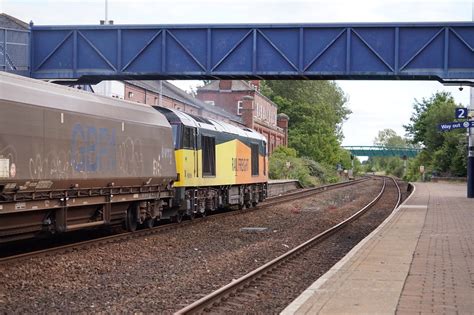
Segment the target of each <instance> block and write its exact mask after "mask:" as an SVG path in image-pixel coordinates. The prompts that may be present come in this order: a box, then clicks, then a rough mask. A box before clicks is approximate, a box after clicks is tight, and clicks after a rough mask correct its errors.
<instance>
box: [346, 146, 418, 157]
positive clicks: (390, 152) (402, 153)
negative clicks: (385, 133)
mask: <svg viewBox="0 0 474 315" xmlns="http://www.w3.org/2000/svg"><path fill="white" fill-rule="evenodd" d="M343 148H344V149H346V150H348V151H350V152H351V154H352V155H355V156H368V157H392V156H396V157H401V158H404V157H406V158H412V157H415V156H416V155H417V154H418V153H420V152H421V149H416V148H402V147H384V146H344V147H343Z"/></svg>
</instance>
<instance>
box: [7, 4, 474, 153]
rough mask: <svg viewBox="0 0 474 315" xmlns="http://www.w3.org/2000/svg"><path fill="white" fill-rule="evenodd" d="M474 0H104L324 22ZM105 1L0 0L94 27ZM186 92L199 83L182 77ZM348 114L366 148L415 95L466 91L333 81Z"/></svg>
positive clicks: (450, 12)
mask: <svg viewBox="0 0 474 315" xmlns="http://www.w3.org/2000/svg"><path fill="white" fill-rule="evenodd" d="M473 2H474V0H430V1H425V0H411V1H408V0H398V1H393V0H326V1H319V0H295V1H291V0H232V1H227V0H134V1H131V0H109V1H108V17H109V19H111V20H114V21H115V24H190V23H198V24H212V23H321V22H427V21H471V20H472V15H473V11H474V9H473ZM104 4H105V0H81V1H78V0H49V1H48V0H0V11H2V12H5V13H7V14H10V15H13V16H15V17H17V18H19V19H21V20H23V21H25V22H29V21H31V20H32V21H33V22H34V23H35V24H37V25H45V24H98V22H99V20H101V19H104V16H105V5H104ZM174 83H175V84H177V85H178V86H180V87H182V88H184V89H188V90H189V88H190V87H193V86H195V85H196V82H195V81H194V82H190V81H181V82H178V83H176V81H175V82H174ZM338 84H339V85H340V86H341V88H342V89H343V90H344V92H345V93H346V94H347V95H348V97H349V103H348V106H349V108H350V109H351V110H352V115H351V116H350V118H349V120H348V121H346V122H345V124H344V135H345V139H344V141H343V144H344V145H371V144H372V143H373V140H374V138H375V137H376V136H377V133H378V131H379V130H382V129H384V128H391V129H394V130H395V131H396V132H397V133H398V134H400V135H404V129H403V127H402V125H403V124H407V123H408V122H409V118H410V116H411V112H412V105H413V102H414V99H418V100H421V99H422V98H423V97H425V98H429V97H430V96H431V95H432V94H433V93H435V92H436V91H449V92H451V93H452V94H453V96H454V98H455V99H456V102H458V103H459V104H462V105H463V106H467V105H468V103H469V89H464V90H463V91H462V92H461V91H459V90H458V88H457V87H445V86H443V85H441V84H440V83H438V82H424V81H403V82H400V81H338Z"/></svg>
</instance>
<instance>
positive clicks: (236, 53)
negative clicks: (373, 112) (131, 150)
mask: <svg viewBox="0 0 474 315" xmlns="http://www.w3.org/2000/svg"><path fill="white" fill-rule="evenodd" d="M30 32H31V37H30V45H31V51H30V57H31V59H30V63H31V68H30V75H31V76H32V77H34V78H39V79H71V80H76V79H79V78H81V80H82V81H90V82H93V81H99V80H104V79H226V78H232V79H234V78H235V79H238V78H256V79H258V78H259V79H406V80H416V79H420V80H421V79H422V80H438V81H442V82H456V83H462V82H464V83H465V84H469V83H472V81H470V80H472V79H473V78H474V23H472V22H466V23H455V22H452V23H373V24H301V25H298V24H285V25H283V24H281V25H280V24H275V25H273V24H272V25H101V26H99V25H96V26H32V27H31V30H30Z"/></svg>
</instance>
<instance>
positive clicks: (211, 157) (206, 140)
mask: <svg viewBox="0 0 474 315" xmlns="http://www.w3.org/2000/svg"><path fill="white" fill-rule="evenodd" d="M201 145H202V175H203V176H216V139H215V138H214V137H206V136H201Z"/></svg>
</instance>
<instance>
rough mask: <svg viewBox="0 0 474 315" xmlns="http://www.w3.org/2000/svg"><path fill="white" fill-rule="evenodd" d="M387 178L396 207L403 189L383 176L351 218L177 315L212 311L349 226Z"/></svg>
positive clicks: (176, 314) (369, 205) (383, 190)
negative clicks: (394, 190) (379, 183)
mask: <svg viewBox="0 0 474 315" xmlns="http://www.w3.org/2000/svg"><path fill="white" fill-rule="evenodd" d="M386 178H390V179H391V180H392V181H393V182H394V183H395V186H396V188H397V194H398V198H397V202H396V205H395V207H394V209H396V208H397V207H398V206H399V204H400V201H401V190H400V187H399V185H398V183H397V181H396V180H395V179H394V178H392V177H383V185H382V188H381V189H380V192H379V193H378V195H377V196H376V197H375V198H374V199H373V200H372V201H370V202H369V203H368V204H367V205H366V206H364V207H363V208H362V209H360V210H359V211H357V212H356V213H355V214H353V215H352V216H350V217H349V218H347V219H345V220H344V221H342V222H340V223H338V224H336V225H334V226H333V227H331V228H329V229H327V230H325V231H324V232H322V233H319V234H318V235H316V236H314V237H313V238H311V239H310V240H308V241H306V242H304V243H302V244H301V245H299V246H297V247H295V248H293V249H291V250H290V251H288V252H286V253H285V254H283V255H281V256H279V257H277V258H275V259H273V260H271V261H269V262H268V263H266V264H265V265H263V266H261V267H259V268H257V269H255V270H253V271H251V272H250V273H248V274H246V275H244V276H242V277H241V278H239V279H237V280H235V281H232V282H231V283H229V284H227V285H225V286H223V287H221V288H220V289H218V290H216V291H214V292H212V293H210V294H209V295H207V296H204V297H203V298H201V299H199V300H197V301H195V302H194V303H192V304H190V305H188V306H186V307H184V308H182V309H181V310H179V311H177V312H176V313H175V315H178V314H179V315H181V314H199V313H204V312H212V307H214V306H218V305H219V303H220V301H224V302H225V300H226V299H227V298H228V297H231V296H233V295H234V293H235V292H242V291H244V290H245V287H247V286H249V285H250V283H251V282H252V281H255V280H257V279H259V278H261V277H263V276H265V275H266V274H268V273H269V272H271V271H272V270H274V269H276V268H278V266H279V265H281V264H282V263H284V262H285V261H287V260H289V259H290V258H292V257H296V256H297V255H298V254H301V253H302V252H304V251H305V250H307V249H309V248H310V247H312V246H314V245H316V244H318V243H320V242H321V241H322V240H324V239H326V238H327V237H328V236H330V235H333V234H334V233H336V232H337V231H339V230H341V229H342V228H344V227H345V226H347V225H348V224H349V223H351V222H353V221H355V220H356V219H358V218H359V217H360V216H361V215H362V214H364V213H365V212H366V211H367V210H368V209H370V208H371V207H372V206H373V205H375V204H376V203H377V202H378V201H379V199H380V198H381V197H382V195H383V194H384V192H385V188H386Z"/></svg>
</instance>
